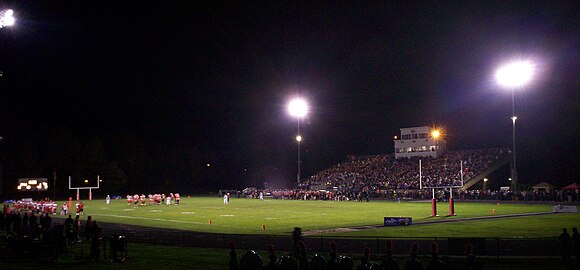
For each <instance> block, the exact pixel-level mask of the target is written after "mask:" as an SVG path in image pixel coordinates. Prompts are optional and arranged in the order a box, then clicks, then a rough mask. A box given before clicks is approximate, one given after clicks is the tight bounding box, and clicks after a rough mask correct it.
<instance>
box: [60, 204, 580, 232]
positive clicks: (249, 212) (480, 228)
mask: <svg viewBox="0 0 580 270" xmlns="http://www.w3.org/2000/svg"><path fill="white" fill-rule="evenodd" d="M84 202H85V203H86V207H85V216H83V217H82V219H86V217H87V216H89V215H90V216H92V217H93V219H95V220H96V221H103V222H112V223H123V224H133V225H141V226H149V227H162V228H173V229H182V230H189V231H198V232H211V233H230V234H232V233H233V234H265V233H267V234H288V233H289V232H291V231H292V230H293V228H294V227H300V228H302V231H303V232H308V231H313V230H316V231H321V232H322V233H323V234H325V235H327V236H331V235H348V236H388V237H427V236H428V237H476V236H477V237H553V236H557V235H558V234H559V232H561V229H562V228H564V227H567V228H569V229H570V228H571V227H574V226H578V225H580V214H549V215H541V216H525V217H517V218H498V219H488V220H476V221H463V220H461V221H457V222H452V223H433V224H424V225H421V224H419V223H421V222H424V221H446V220H454V219H464V218H470V217H487V216H502V215H511V214H526V213H542V212H551V211H552V205H548V204H544V205H540V204H508V203H500V204H497V203H473V202H457V203H456V204H455V212H456V214H457V215H456V216H446V215H447V213H448V211H449V205H448V203H442V202H440V203H438V204H437V206H438V210H439V215H440V216H439V217H430V215H431V203H430V202H401V203H396V202H390V201H371V202H352V201H342V202H334V201H296V200H274V199H266V200H264V201H260V200H257V199H239V198H231V201H230V204H228V205H224V204H223V200H222V198H220V197H217V196H215V197H211V196H205V197H195V196H192V197H191V198H187V197H185V196H184V198H182V200H181V204H180V205H165V204H163V205H146V206H136V207H135V206H133V205H128V204H127V202H126V200H111V203H110V204H109V205H107V204H106V203H105V201H104V200H93V201H84ZM61 203H62V202H61ZM386 216H390V217H399V216H403V217H412V218H413V222H414V223H415V224H414V225H412V226H407V227H385V228H381V227H380V226H379V228H376V229H368V230H361V231H358V230H344V231H347V232H344V233H333V234H329V233H328V231H338V232H341V231H343V230H340V229H337V228H351V227H357V226H372V225H377V226H378V225H381V224H382V223H383V217H386ZM262 225H264V227H265V231H263V230H262ZM325 230H328V231H327V232H325Z"/></svg>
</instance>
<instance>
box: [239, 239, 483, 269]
mask: <svg viewBox="0 0 580 270" xmlns="http://www.w3.org/2000/svg"><path fill="white" fill-rule="evenodd" d="M296 245H297V250H295V251H294V252H293V253H291V254H290V255H281V256H280V255H278V254H277V253H276V250H275V249H274V247H272V246H271V245H269V246H268V262H267V263H266V262H265V261H264V260H263V259H262V257H261V256H260V254H259V253H258V252H255V251H253V250H247V251H246V252H244V253H243V254H242V255H241V257H240V259H239V260H238V255H237V250H236V245H235V243H234V242H230V252H229V255H230V261H229V263H228V265H229V269H230V270H245V269H252V270H255V269H267V270H302V269H310V270H318V269H320V270H339V269H345V270H346V269H348V270H354V269H356V270H372V269H385V270H399V269H406V270H423V269H429V270H438V269H448V268H449V267H450V266H447V264H448V263H447V262H446V259H445V258H441V257H440V256H439V251H438V245H437V243H432V245H431V252H430V253H431V254H430V259H429V260H428V261H427V262H422V261H421V260H419V259H418V255H419V254H418V246H417V244H413V245H412V246H411V250H410V253H409V256H408V257H407V258H406V259H405V260H404V261H401V262H398V261H397V259H395V258H394V257H393V250H392V242H391V241H387V250H386V252H385V254H384V255H381V256H380V257H379V258H374V259H373V257H372V256H371V250H370V248H369V247H365V248H364V249H363V254H362V256H360V262H358V263H357V262H355V260H353V259H352V257H350V256H348V255H340V254H338V250H337V245H336V243H335V242H331V243H330V252H329V256H328V258H325V257H324V256H322V255H320V254H314V255H310V254H308V249H307V248H306V245H305V244H304V242H302V241H298V242H297V243H296ZM355 265H358V266H357V267H356V268H355ZM454 266H455V267H457V266H459V267H460V269H482V268H483V266H484V263H483V262H482V261H479V260H477V259H476V256H475V254H474V248H473V245H471V244H467V245H466V246H465V258H464V260H463V261H462V262H459V264H457V263H455V264H454Z"/></svg>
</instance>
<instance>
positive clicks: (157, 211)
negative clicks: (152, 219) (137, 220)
mask: <svg viewBox="0 0 580 270" xmlns="http://www.w3.org/2000/svg"><path fill="white" fill-rule="evenodd" d="M149 212H151V213H159V212H163V210H149Z"/></svg>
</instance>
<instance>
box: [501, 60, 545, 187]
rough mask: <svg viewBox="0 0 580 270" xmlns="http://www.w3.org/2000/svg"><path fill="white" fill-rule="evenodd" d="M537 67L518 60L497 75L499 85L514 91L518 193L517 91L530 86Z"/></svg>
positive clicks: (514, 170)
mask: <svg viewBox="0 0 580 270" xmlns="http://www.w3.org/2000/svg"><path fill="white" fill-rule="evenodd" d="M534 73H535V65H534V63H532V62H531V61H528V60H516V61H513V62H510V63H508V64H505V65H503V66H501V67H500V68H499V69H498V70H497V71H496V73H495V79H496V81H497V83H498V84H499V85H501V86H503V87H505V88H507V89H509V90H511V91H512V116H511V117H510V119H511V120H512V160H513V164H512V179H513V181H512V187H513V190H514V192H515V191H517V183H518V170H517V165H516V164H517V163H516V120H517V119H518V118H517V116H516V105H515V90H516V89H518V88H522V87H523V86H525V85H526V84H528V83H529V82H530V81H531V80H532V79H533V77H534Z"/></svg>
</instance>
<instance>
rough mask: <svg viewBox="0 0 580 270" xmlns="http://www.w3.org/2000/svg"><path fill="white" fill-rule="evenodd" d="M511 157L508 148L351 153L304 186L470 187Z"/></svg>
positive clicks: (366, 188) (368, 188) (356, 189)
mask: <svg viewBox="0 0 580 270" xmlns="http://www.w3.org/2000/svg"><path fill="white" fill-rule="evenodd" d="M419 160H421V175H422V181H421V184H420V183H419ZM509 160H510V154H509V150H508V149H505V148H493V149H476V150H460V151H447V152H445V153H444V154H443V155H441V156H440V157H438V158H433V157H411V158H399V159H395V156H394V155H393V154H386V155H374V156H349V157H348V158H347V160H345V161H343V162H341V163H339V164H337V165H335V166H333V167H331V168H328V169H325V170H323V171H320V172H318V173H316V174H315V175H313V176H312V177H310V178H309V179H306V180H305V181H303V182H302V186H303V187H310V189H312V188H313V187H316V189H318V190H319V189H328V190H330V189H333V188H334V189H337V188H338V189H339V190H351V191H354V192H359V191H376V190H413V189H419V188H420V187H423V188H429V187H444V186H454V187H458V186H461V185H464V189H467V188H469V187H471V186H473V185H474V184H476V183H477V182H478V181H481V180H482V179H483V178H484V177H485V176H487V175H489V174H490V173H491V172H493V171H495V170H497V169H498V168H499V167H501V166H503V165H505V164H506V163H507V162H509ZM462 163H463V164H462ZM462 172H463V173H462ZM462 174H463V183H462V181H461V178H462Z"/></svg>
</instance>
